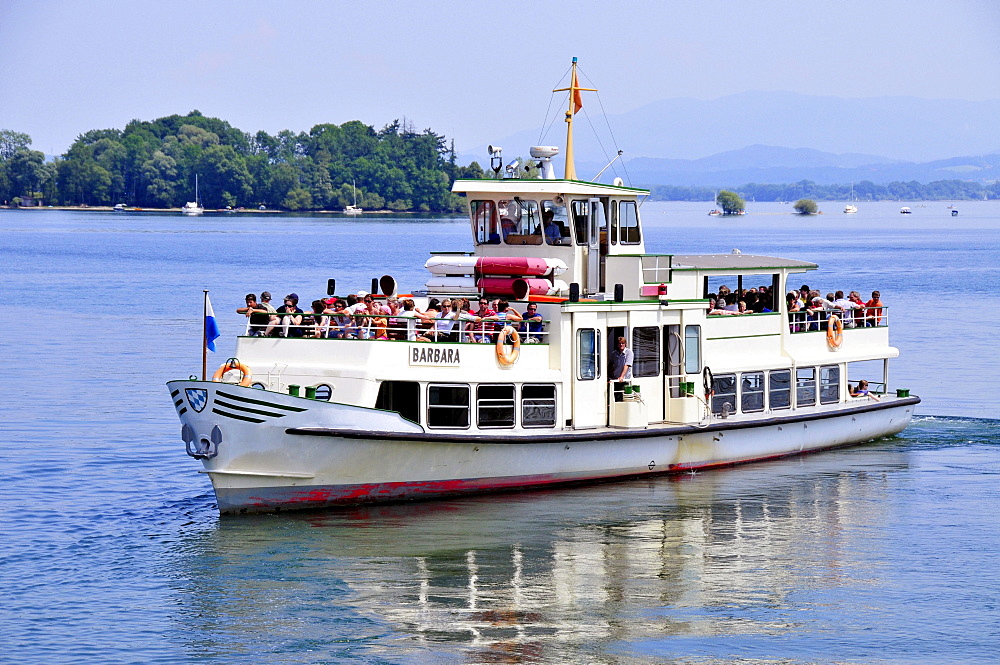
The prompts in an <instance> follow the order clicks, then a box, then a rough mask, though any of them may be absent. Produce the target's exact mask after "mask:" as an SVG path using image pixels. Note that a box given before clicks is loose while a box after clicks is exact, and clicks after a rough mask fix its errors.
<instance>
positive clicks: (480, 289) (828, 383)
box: [167, 59, 920, 513]
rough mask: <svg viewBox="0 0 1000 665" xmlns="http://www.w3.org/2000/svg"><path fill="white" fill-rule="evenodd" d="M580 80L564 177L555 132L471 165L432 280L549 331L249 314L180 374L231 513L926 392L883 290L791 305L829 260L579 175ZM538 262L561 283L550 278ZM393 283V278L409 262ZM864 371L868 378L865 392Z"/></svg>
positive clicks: (380, 491)
mask: <svg viewBox="0 0 1000 665" xmlns="http://www.w3.org/2000/svg"><path fill="white" fill-rule="evenodd" d="M565 90H567V91H568V92H569V100H570V101H569V109H568V111H567V112H566V119H567V123H568V131H567V142H566V150H565V170H566V172H565V176H564V178H562V179H556V178H555V173H554V166H553V164H552V158H553V157H554V156H555V154H556V152H557V151H556V150H555V149H553V148H551V147H548V146H543V147H537V148H533V149H532V150H531V154H532V157H533V158H540V164H539V165H540V167H541V172H542V174H543V178H542V179H534V180H519V179H511V178H505V179H491V180H459V181H457V182H455V184H454V187H453V191H455V192H459V193H463V194H465V195H466V196H467V198H468V201H469V211H470V224H471V231H472V236H473V248H472V251H471V252H467V253H457V254H456V253H441V254H435V255H434V256H433V257H432V259H433V260H432V261H429V262H428V267H429V268H431V266H433V268H431V275H430V276H431V282H434V281H435V280H444V281H443V282H442V283H434V284H433V285H432V283H431V282H429V283H428V286H427V291H428V292H427V293H425V294H424V295H423V296H421V297H419V298H417V299H416V300H417V301H418V307H426V303H427V299H428V298H430V297H439V298H440V297H442V296H452V295H454V296H455V297H456V298H457V296H458V294H462V293H474V294H476V295H477V296H479V297H482V298H483V299H488V298H492V297H493V296H494V295H500V294H502V293H504V292H509V293H510V294H511V295H510V296H509V299H510V300H511V304H512V305H513V306H514V308H515V309H516V310H518V311H524V310H525V308H526V307H527V306H528V305H529V304H530V305H534V306H536V307H537V310H538V313H539V314H541V316H542V317H543V318H544V323H543V324H541V327H540V329H539V327H538V326H537V325H536V326H535V327H534V328H533V329H532V330H531V331H530V332H529V333H528V334H527V336H528V337H530V341H531V342H538V343H527V342H528V341H529V340H524V341H525V343H524V344H522V345H520V346H518V345H517V344H514V345H513V346H512V345H511V344H509V342H511V340H512V339H513V338H515V337H518V335H515V334H513V333H514V332H515V331H514V330H512V328H513V326H509V327H506V328H504V329H503V330H502V333H499V334H498V332H497V331H495V330H490V329H489V328H487V329H486V331H483V330H482V327H483V325H484V324H483V323H479V324H473V325H474V326H475V325H478V327H479V331H478V333H476V334H478V335H479V336H480V337H485V338H487V340H488V341H490V342H494V339H493V338H494V336H496V337H498V338H499V339H496V340H495V342H494V343H489V344H484V343H475V341H474V340H475V336H474V335H473V334H470V333H463V334H462V335H460V336H459V337H458V339H460V340H467V341H448V342H441V341H438V342H431V343H427V342H417V341H409V340H408V339H407V335H405V334H404V335H403V338H402V339H399V340H396V341H394V340H381V339H364V338H361V339H331V338H323V337H316V338H307V337H299V338H295V337H266V336H250V334H249V333H251V332H255V331H251V330H249V329H248V331H247V333H248V334H247V335H245V336H240V337H239V338H238V340H237V344H236V353H235V355H236V357H237V359H238V360H237V359H234V360H233V361H232V362H231V363H229V364H231V365H232V366H234V367H236V368H237V369H238V370H239V371H232V372H230V371H227V370H228V367H227V366H226V365H224V366H223V367H220V368H219V370H218V371H217V372H216V376H217V378H218V379H219V380H215V381H213V380H205V377H204V376H203V377H202V380H200V381H199V380H192V379H185V380H176V381H170V382H169V383H168V384H167V385H168V389H169V391H170V396H171V398H172V400H173V403H174V407H175V409H176V411H177V413H178V415H179V417H180V420H181V423H182V429H181V435H182V438H183V440H184V441H185V445H186V448H187V452H188V454H189V455H191V456H192V457H194V458H196V459H198V460H200V461H201V463H202V465H203V467H204V469H203V472H204V473H206V474H208V476H209V477H210V478H211V480H212V483H213V485H214V487H215V492H216V496H217V499H218V505H219V509H220V511H221V512H223V513H236V512H262V511H275V510H287V509H305V508H322V507H328V506H336V505H346V504H358V503H366V502H383V501H399V500H407V499H429V498H434V497H443V496H450V495H458V494H464V493H474V492H488V491H498V490H512V489H527V488H533V487H541V486H550V485H555V484H561V483H579V482H588V481H601V480H609V479H614V478H626V477H641V476H647V475H654V474H664V473H680V472H689V471H691V470H694V469H704V468H710V467H719V466H725V465H732V464H737V463H742V462H751V461H754V460H763V459H771V458H777V457H782V456H786V455H794V454H799V453H805V452H810V451H818V450H822V449H826V448H833V447H838V446H847V445H851V444H857V443H860V442H863V441H868V440H871V439H875V438H878V437H883V436H888V435H892V434H895V433H898V432H899V431H901V430H902V429H904V428H905V427H906V426H907V424H908V423H909V422H910V419H911V417H912V415H913V410H914V407H915V405H916V404H918V403H919V401H920V400H919V399H918V398H917V397H911V396H909V393H908V391H906V390H903V389H898V390H896V391H894V392H890V391H889V390H888V389H887V382H888V363H889V359H891V358H894V357H896V356H897V355H898V352H897V350H896V349H895V348H893V347H892V346H890V345H889V328H888V318H887V314H888V310H887V308H885V307H879V308H877V309H861V310H847V311H846V312H841V313H840V314H841V315H840V316H837V315H833V314H829V315H828V316H827V315H823V314H822V313H817V314H816V315H815V318H809V315H808V314H806V313H793V314H791V315H790V313H789V312H787V311H786V309H785V305H784V303H785V298H784V297H783V296H784V294H785V293H786V291H787V290H788V289H794V288H795V287H796V285H797V284H798V283H799V282H800V281H801V280H802V277H801V276H800V273H804V272H806V271H809V270H813V269H815V268H816V267H817V266H816V265H815V264H813V263H809V262H807V261H799V260H792V259H784V258H776V257H768V256H755V255H750V254H742V253H733V254H723V255H698V256H690V255H684V256H681V255H671V254H651V253H648V252H646V248H645V245H644V236H643V227H642V219H641V215H640V212H641V210H640V205H639V204H640V200H641V199H642V198H643V197H644V196H646V195H647V192H646V191H645V190H641V189H636V188H632V187H627V186H625V185H624V184H622V183H621V181H620V180H618V179H616V181H615V184H599V183H591V182H586V181H581V180H579V179H578V178H577V176H576V173H575V168H574V160H573V142H572V136H573V135H572V120H573V114H574V113H575V112H576V111H577V110H578V109H579V107H580V96H579V95H580V91H581V88H580V87H579V85H578V84H577V76H576V66H575V59H574V66H573V69H572V74H571V83H570V86H569V87H568V88H566V89H565ZM560 266H562V267H563V268H564V269H562V270H560V272H559V273H558V280H556V279H555V277H556V271H557V270H558V269H559V268H560ZM487 278H489V279H492V280H497V281H482V280H485V279H487ZM451 279H456V280H457V279H462V280H465V281H461V282H449V281H447V280H451ZM469 280H472V281H471V282H470V281H469ZM536 281H542V282H545V283H547V284H548V285H549V287H548V289H547V294H545V295H541V294H539V295H535V292H536V291H535V289H534V287H533V284H534V283H535V282H536ZM557 282H562V283H564V284H566V285H568V286H563V285H562V284H557ZM723 282H724V283H726V284H727V285H729V286H730V287H735V289H736V290H737V291H740V290H741V289H742V288H743V287H748V288H749V287H750V286H753V287H757V286H758V285H760V284H763V285H766V286H767V287H769V288H770V289H771V290H772V292H773V293H774V295H775V296H776V297H775V300H776V301H777V306H778V311H776V312H773V313H772V312H767V313H759V314H749V315H742V316H731V315H728V314H727V315H721V314H716V315H713V314H711V313H710V310H709V304H710V303H709V299H708V298H709V293H710V292H712V291H714V290H717V289H716V287H717V286H718V285H720V284H722V283H723ZM456 284H458V285H460V286H461V288H456ZM501 287H502V288H501ZM491 289H500V293H497V292H496V291H491ZM381 290H382V291H383V295H382V296H380V297H385V293H388V295H394V291H395V288H394V280H392V279H383V280H382V284H381ZM474 310H475V306H473V311H474ZM796 317H802V318H801V320H800V319H799V318H796ZM399 321H400V322H405V321H407V319H404V318H400V319H399ZM410 321H412V319H410ZM845 323H846V324H847V325H846V327H845V325H844V324H845ZM488 325H490V324H488ZM389 327H390V328H391V327H392V325H391V322H390V326H389ZM320 334H322V333H320ZM520 336H521V337H522V338H523V337H525V336H526V335H525V333H524V332H522V333H521V335H520ZM361 337H363V335H361ZM619 337H624V338H626V340H627V341H628V346H629V348H630V349H631V350H632V351H633V353H634V361H633V378H632V380H631V381H630V382H625V383H624V384H618V383H615V382H613V381H610V380H609V379H615V378H617V377H612V376H610V370H609V367H608V365H607V360H608V358H609V355H610V352H611V350H612V349H614V344H615V340H616V339H617V338H619ZM539 340H540V341H539ZM505 341H506V342H508V343H507V344H505V343H504V342H505ZM873 366H874V369H873ZM203 373H204V369H203ZM860 379H865V380H867V381H868V382H869V384H870V385H871V387H872V388H873V389H874V392H873V393H872V395H859V396H852V395H853V393H854V392H855V391H854V390H853V388H852V386H853V384H854V383H856V382H857V381H859V380H860ZM230 380H238V381H239V383H238V384H237V383H230V382H228V381H230ZM876 393H877V394H876Z"/></svg>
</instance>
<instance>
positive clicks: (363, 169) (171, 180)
mask: <svg viewBox="0 0 1000 665" xmlns="http://www.w3.org/2000/svg"><path fill="white" fill-rule="evenodd" d="M519 171H520V170H519ZM196 175H197V176H198V182H199V193H200V198H201V202H202V203H203V204H204V206H205V207H206V208H209V209H211V208H225V207H227V206H229V207H233V208H237V207H246V208H257V207H258V206H263V207H265V208H267V209H274V210H290V211H315V210H340V209H342V208H343V207H344V206H346V205H348V204H352V203H354V196H355V189H354V187H355V185H356V187H357V192H356V194H357V203H358V205H359V206H361V207H362V208H365V209H366V210H390V211H399V212H405V211H416V212H444V213H447V212H459V211H463V210H464V207H465V203H464V199H463V198H461V197H459V196H456V195H454V194H452V193H451V185H452V183H453V182H454V181H455V180H456V179H458V178H487V177H491V176H492V174H488V173H486V172H484V171H483V169H482V168H481V167H480V166H479V164H478V163H476V162H472V163H471V164H469V165H467V166H459V165H458V164H457V160H456V155H455V149H454V141H453V140H452V141H451V142H449V141H448V140H447V139H446V138H445V137H444V136H442V135H439V134H437V133H435V132H433V131H432V130H430V129H425V130H423V131H422V132H416V131H414V130H413V128H412V127H407V126H406V125H405V124H402V123H400V122H399V121H398V120H397V121H394V122H392V123H390V124H388V125H386V126H385V127H383V128H382V129H380V130H377V131H376V130H375V129H374V128H373V127H371V126H369V125H366V124H364V123H363V122H360V121H357V120H353V121H350V122H346V123H344V124H342V125H335V124H321V125H316V126H315V127H313V128H312V129H310V130H309V131H308V132H300V133H298V134H296V133H294V132H291V131H289V130H283V131H280V132H278V133H277V134H275V135H274V136H272V135H270V134H268V133H267V132H264V131H258V132H256V133H255V134H250V133H247V132H244V131H242V130H240V129H237V128H235V127H233V126H232V125H230V124H229V123H228V122H226V121H224V120H221V119H219V118H210V117H206V116H204V115H202V114H201V113H200V112H198V111H192V112H191V113H188V114H187V115H184V116H181V115H171V116H168V117H165V118H159V119H158V120H153V121H151V122H148V121H142V120H133V121H132V122H130V123H129V124H128V125H127V126H126V127H125V128H124V129H94V130H91V131H88V132H86V133H84V134H81V135H80V136H79V137H78V138H77V139H76V141H75V142H74V143H73V145H72V146H70V148H69V150H67V151H66V153H65V154H63V155H60V156H58V157H56V158H55V159H53V160H50V161H47V160H46V158H45V155H44V154H43V153H42V152H39V151H37V150H31V137H30V136H28V135H27V134H22V133H18V132H15V131H11V130H6V129H3V130H0V203H3V204H4V205H7V204H11V205H19V204H22V203H27V202H30V203H31V204H32V205H47V206H112V205H115V204H118V203H121V204H125V205H127V206H133V207H139V208H177V207H180V206H181V205H182V204H183V203H184V202H185V201H192V200H194V196H195V192H194V188H195V187H194V182H195V176H196ZM533 175H534V176H535V177H537V176H538V172H537V170H535V171H534V173H533ZM638 184H639V186H642V185H641V183H638ZM720 187H726V188H728V189H733V190H734V191H735V192H736V194H738V195H739V196H740V197H742V198H743V199H745V200H747V201H751V202H753V201H795V200H798V199H812V200H817V201H844V200H857V201H881V200H894V201H919V200H925V201H931V200H947V201H957V200H983V199H1000V183H997V182H993V183H984V182H976V181H968V180H939V181H935V182H931V183H926V184H922V183H918V182H890V183H888V184H884V185H879V184H875V183H873V182H870V181H862V182H857V183H852V184H842V185H820V184H816V183H815V182H812V181H809V180H801V181H799V182H796V183H790V184H757V183H750V184H745V185H742V186H740V187H735V188H734V187H732V186H731V185H726V184H724V183H722V184H721V185H720ZM717 192H718V188H712V187H684V186H671V185H652V186H651V193H652V198H653V200H658V201H714V200H715V197H716V193H717Z"/></svg>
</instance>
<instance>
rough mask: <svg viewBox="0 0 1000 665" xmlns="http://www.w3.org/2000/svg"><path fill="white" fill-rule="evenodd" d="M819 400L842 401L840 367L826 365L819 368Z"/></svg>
mask: <svg viewBox="0 0 1000 665" xmlns="http://www.w3.org/2000/svg"><path fill="white" fill-rule="evenodd" d="M819 401H820V403H821V404H835V403H837V402H839V401H840V367H838V366H837V365H824V366H823V367H820V368H819Z"/></svg>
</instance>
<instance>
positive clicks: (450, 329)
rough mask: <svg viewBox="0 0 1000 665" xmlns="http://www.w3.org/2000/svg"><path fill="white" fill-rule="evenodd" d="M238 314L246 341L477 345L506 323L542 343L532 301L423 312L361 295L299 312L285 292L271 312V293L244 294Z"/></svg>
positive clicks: (439, 303)
mask: <svg viewBox="0 0 1000 665" xmlns="http://www.w3.org/2000/svg"><path fill="white" fill-rule="evenodd" d="M236 311H237V313H239V314H243V315H245V316H246V317H247V318H248V319H249V321H248V330H247V334H248V335H249V336H251V337H305V338H320V339H372V340H409V341H411V342H479V343H484V344H492V343H495V342H496V340H497V336H498V335H499V334H500V331H501V330H503V328H504V327H505V326H507V325H510V326H513V327H514V329H515V330H517V332H518V333H519V334H520V335H521V336H522V338H523V340H524V341H525V342H526V343H529V344H532V343H538V342H540V341H542V339H541V338H542V335H543V332H544V326H545V323H544V320H543V319H542V316H541V314H539V313H538V305H537V304H536V303H528V305H527V308H526V309H525V311H524V312H523V313H522V312H518V311H517V310H516V309H514V308H513V307H511V306H510V303H509V302H508V301H506V300H503V299H499V298H497V299H493V300H487V299H485V298H484V299H479V301H478V303H477V307H476V309H475V310H474V311H473V309H472V301H470V300H469V299H468V298H443V299H438V298H431V299H430V300H429V301H428V302H427V307H426V308H425V309H420V308H418V307H417V306H416V303H415V301H414V300H413V299H412V298H396V297H392V296H390V297H387V298H376V297H374V296H372V295H371V294H369V293H366V292H365V291H359V292H358V293H357V294H351V295H348V296H347V297H345V298H340V297H336V296H334V297H330V298H324V299H319V300H314V301H312V303H311V305H310V309H309V310H308V311H303V310H302V309H300V308H299V296H298V294H295V293H289V294H288V295H287V296H285V299H284V303H283V304H282V305H281V306H280V307H277V308H275V307H274V306H273V305H271V294H270V293H269V292H267V291H264V292H263V293H262V294H261V297H260V301H258V300H257V296H256V294H253V293H248V294H247V295H246V306H245V307H240V308H238V309H237V310H236Z"/></svg>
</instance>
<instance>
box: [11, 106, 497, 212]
mask: <svg viewBox="0 0 1000 665" xmlns="http://www.w3.org/2000/svg"><path fill="white" fill-rule="evenodd" d="M30 146H31V137H29V136H28V135H27V134H21V133H18V132H14V131H10V130H0V202H4V203H7V202H11V203H13V204H15V205H16V204H17V203H19V202H20V200H23V199H34V202H36V203H40V204H43V205H56V206H79V205H87V206H110V205H115V204H118V203H124V204H126V205H128V206H136V207H141V208H176V207H179V206H181V205H183V204H184V202H185V201H193V200H194V196H195V192H194V183H195V175H197V176H198V183H199V193H200V196H201V200H202V203H203V204H204V206H205V207H206V208H225V207H226V206H232V207H233V208H236V207H241V206H245V207H254V208H256V207H258V206H265V207H267V208H269V209H280V210H339V209H341V208H343V207H344V206H345V205H348V204H351V203H353V202H354V194H355V192H354V184H355V183H356V185H357V202H358V205H359V206H361V207H363V208H365V209H369V210H392V211H420V212H455V211H459V210H462V209H463V208H464V205H465V204H464V199H463V198H461V197H459V196H456V195H454V194H452V193H451V184H452V182H454V180H455V179H456V178H483V177H485V174H484V173H483V171H482V169H481V168H480V167H479V165H478V164H476V163H475V162H473V163H472V164H470V165H468V166H459V165H458V164H457V163H456V158H455V149H454V141H452V142H451V144H450V145H448V141H447V139H446V138H445V137H444V136H441V135H439V134H436V133H434V132H433V131H431V130H430V129H425V130H424V131H422V132H419V133H417V132H415V131H413V129H412V128H409V127H405V126H404V125H403V124H401V123H400V122H399V121H394V122H392V123H390V124H388V125H386V126H385V127H383V128H382V129H381V130H378V131H376V130H375V129H374V128H373V127H370V126H368V125H366V124H364V123H362V122H360V121H351V122H346V123H344V124H342V125H335V124H323V125H316V126H315V127H313V128H312V129H311V130H309V132H308V133H306V132H300V133H298V134H296V133H294V132H291V131H288V130H283V131H280V132H278V133H277V134H276V135H274V136H271V135H270V134H268V133H267V132H263V131H258V132H257V133H255V134H249V133H247V132H244V131H242V130H240V129H237V128H235V127H233V126H232V125H230V124H229V123H228V122H226V121H224V120H220V119H218V118H209V117H206V116H204V115H202V114H201V113H199V112H198V111H192V112H191V113H189V114H187V115H184V116H181V115H172V116H169V117H166V118H160V119H158V120H154V121H152V122H146V121H141V120H133V121H132V122H130V123H129V124H128V125H127V126H126V127H125V129H121V130H119V129H95V130H91V131H88V132H86V133H84V134H81V135H80V136H79V137H78V138H77V139H76V141H75V142H74V143H73V145H72V146H70V148H69V150H67V151H66V153H65V154H64V155H61V156H59V157H56V158H55V159H54V160H52V161H46V160H45V155H44V154H43V153H41V152H39V151H37V150H31V149H30ZM15 199H17V200H15Z"/></svg>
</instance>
